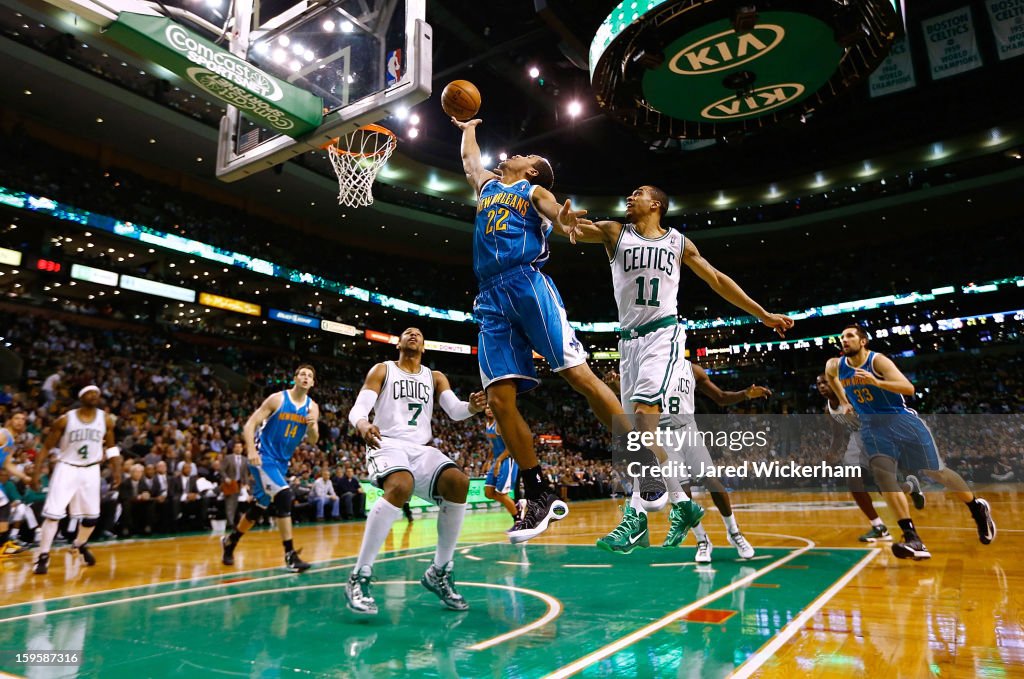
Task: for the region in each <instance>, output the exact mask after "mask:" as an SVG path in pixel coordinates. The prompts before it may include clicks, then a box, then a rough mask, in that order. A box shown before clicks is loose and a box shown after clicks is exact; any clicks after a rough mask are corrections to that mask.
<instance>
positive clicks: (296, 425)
mask: <svg viewBox="0 0 1024 679" xmlns="http://www.w3.org/2000/svg"><path fill="white" fill-rule="evenodd" d="M310 403H311V401H310V398H309V394H306V398H305V400H304V401H303V402H302V403H295V402H294V401H292V398H291V396H289V395H288V390H287V389H285V390H284V391H282V392H281V406H280V407H279V408H278V409H277V410H275V411H274V414H273V415H271V416H270V417H268V418H267V419H266V420H264V421H263V424H262V425H261V426H260V429H259V431H257V432H256V450H258V451H259V453H260V456H261V457H263V458H264V460H263V463H264V465H265V464H266V463H267V461H268V460H272V461H274V462H283V463H285V464H286V465H287V463H288V461H289V460H291V459H292V453H294V452H295V448H296V447H297V446H298V445H299V443H301V442H302V439H304V438H305V437H306V417H307V416H308V415H309V407H310Z"/></svg>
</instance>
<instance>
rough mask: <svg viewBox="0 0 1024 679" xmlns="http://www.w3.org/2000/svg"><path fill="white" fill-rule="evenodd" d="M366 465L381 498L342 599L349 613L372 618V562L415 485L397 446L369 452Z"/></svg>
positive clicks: (372, 511) (374, 609)
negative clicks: (381, 492) (346, 604)
mask: <svg viewBox="0 0 1024 679" xmlns="http://www.w3.org/2000/svg"><path fill="white" fill-rule="evenodd" d="M366 462H367V467H368V470H369V476H370V481H371V483H373V484H374V485H376V486H377V487H379V488H381V489H382V490H383V491H384V494H383V495H381V497H380V499H378V500H377V502H376V503H375V504H374V505H373V508H372V509H370V512H369V515H368V516H367V518H366V525H365V527H364V528H363V539H362V542H361V543H360V545H359V556H358V557H357V559H356V564H355V568H353V569H352V574H351V575H350V576H349V578H348V581H347V582H346V583H345V598H346V599H347V602H348V608H349V610H351V611H354V612H356V613H365V614H367V615H376V613H377V603H376V602H375V601H374V600H373V596H372V595H371V594H370V578H371V577H372V576H373V562H374V561H375V560H376V559H377V554H379V553H380V550H381V547H383V546H384V541H385V540H386V539H387V537H388V533H390V532H391V526H392V525H393V524H394V523H395V521H397V520H398V518H399V517H400V516H401V515H402V506H403V505H404V504H405V503H406V502H408V501H409V499H410V498H411V497H412V493H413V488H414V487H415V482H414V480H413V475H412V467H411V466H410V461H409V456H408V454H407V452H406V451H405V450H404V449H402V448H399V447H398V446H384V447H382V448H379V449H377V450H374V451H371V452H370V453H369V455H368V456H367V460H366ZM449 462H450V461H449Z"/></svg>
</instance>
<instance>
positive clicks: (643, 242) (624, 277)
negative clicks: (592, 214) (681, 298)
mask: <svg viewBox="0 0 1024 679" xmlns="http://www.w3.org/2000/svg"><path fill="white" fill-rule="evenodd" d="M684 240H685V239H684V237H683V234H681V233H679V232H678V231H676V230H675V229H671V228H670V229H669V230H668V233H666V234H665V235H663V236H662V237H661V238H656V239H653V240H652V239H649V238H644V237H643V236H641V235H640V234H638V233H637V232H636V227H634V226H633V225H632V224H624V225H623V226H622V231H621V232H620V234H619V241H618V243H616V245H615V251H614V253H613V254H612V257H611V259H610V260H609V263H610V264H611V267H612V285H613V287H614V288H615V304H616V305H617V306H618V310H619V325H620V326H622V328H623V329H624V330H631V329H633V328H637V327H639V326H641V325H644V324H645V323H650V322H652V321H657V320H659V319H662V318H665V317H668V316H671V317H673V318H674V317H675V316H676V315H677V300H676V298H677V297H678V295H679V268H680V266H682V263H683V243H684Z"/></svg>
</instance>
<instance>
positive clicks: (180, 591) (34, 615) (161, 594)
mask: <svg viewBox="0 0 1024 679" xmlns="http://www.w3.org/2000/svg"><path fill="white" fill-rule="evenodd" d="M430 549H433V547H431V548H430ZM422 555H423V553H422V552H417V553H415V554H403V555H402V556H392V557H388V558H384V559H377V561H376V562H375V563H383V562H385V561H402V560H403V559H414V558H416V557H418V556H422ZM345 558H352V557H345ZM351 567H352V564H351V563H346V564H339V565H337V566H328V567H326V568H318V569H316V571H314V572H315V573H325V572H327V571H336V570H338V569H341V568H351ZM258 570H266V569H265V568H261V569H258ZM295 577H297V576H296V574H295V573H282V574H281V575H270V576H267V577H263V578H249V579H246V580H239V581H237V582H218V583H215V584H212V585H204V586H203V587H190V588H189V589H175V590H171V591H169V592H157V593H156V594H143V595H142V596H135V597H130V598H125V599H114V600H112V601H101V602H99V603H95V604H83V605H81V606H69V607H67V608H57V609H54V610H52V611H39V612H37V613H28V614H25V615H16V616H14V617H11V618H0V623H4V622H14V621H16V620H30V619H32V618H43V617H46V616H47V615H58V614H60V613H70V612H72V611H87V610H89V609H92V608H103V607H105V606H116V605H118V604H131V603H135V602H136V601H144V600H146V599H160V598H163V597H168V596H174V595H176V594H191V593H193V592H205V591H206V590H210V589H219V588H221V587H232V586H234V585H249V584H252V583H254V582H267V581H270V580H281V579H283V578H295ZM298 577H302V576H298ZM110 591H113V590H110ZM103 593H104V592H96V593H95V594H103ZM79 596H91V595H89V594H86V595H79ZM63 598H67V597H63ZM28 603H29V604H34V603H37V602H28ZM18 605H21V606H24V605H26V604H18Z"/></svg>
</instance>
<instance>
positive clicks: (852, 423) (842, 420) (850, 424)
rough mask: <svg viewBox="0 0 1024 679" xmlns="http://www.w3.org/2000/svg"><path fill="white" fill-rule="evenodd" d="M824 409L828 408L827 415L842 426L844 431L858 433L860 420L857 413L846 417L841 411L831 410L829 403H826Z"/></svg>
mask: <svg viewBox="0 0 1024 679" xmlns="http://www.w3.org/2000/svg"><path fill="white" fill-rule="evenodd" d="M826 407H828V414H829V415H831V416H832V419H833V420H835V421H836V422H838V423H839V424H841V425H843V427H844V428H845V429H846V431H850V432H854V431H860V418H859V417H857V413H850V414H849V415H847V414H846V413H843V412H842V411H839V410H832V404H831V403H826Z"/></svg>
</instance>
